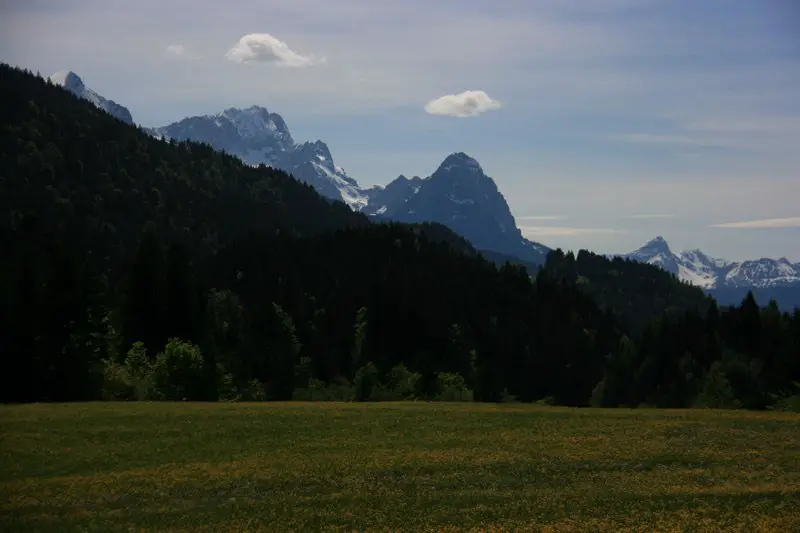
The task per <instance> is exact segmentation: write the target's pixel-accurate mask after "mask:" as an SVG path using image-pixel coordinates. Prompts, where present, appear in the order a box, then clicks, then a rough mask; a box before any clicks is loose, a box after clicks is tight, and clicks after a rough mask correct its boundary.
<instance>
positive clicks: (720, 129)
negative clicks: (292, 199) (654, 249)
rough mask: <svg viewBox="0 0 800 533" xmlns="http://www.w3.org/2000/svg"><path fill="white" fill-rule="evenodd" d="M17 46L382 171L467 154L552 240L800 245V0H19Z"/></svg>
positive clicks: (12, 0) (789, 251) (8, 7)
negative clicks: (270, 117)
mask: <svg viewBox="0 0 800 533" xmlns="http://www.w3.org/2000/svg"><path fill="white" fill-rule="evenodd" d="M0 60H2V61H4V62H8V63H11V64H13V65H17V66H23V67H27V68H30V69H32V70H34V71H39V72H41V73H42V75H50V74H52V73H55V72H57V71H62V70H67V69H69V70H73V71H74V72H76V73H78V74H79V75H80V76H81V78H82V79H83V80H84V82H85V83H86V84H87V85H88V86H89V87H91V88H92V89H94V90H95V91H97V92H98V93H99V94H101V95H103V96H105V97H106V98H110V99H112V100H114V101H116V102H118V103H122V104H123V105H125V106H126V107H128V108H129V109H130V111H131V113H132V114H133V117H134V120H135V121H136V122H137V123H139V124H142V125H145V126H162V125H166V124H168V123H170V122H173V121H176V120H179V119H181V118H183V117H186V116H190V115H202V114H211V113H216V112H218V111H221V110H223V109H225V108H227V107H231V106H235V107H245V106H250V105H260V106H263V107H266V108H268V109H269V110H270V111H273V112H277V113H279V114H281V115H282V116H283V117H284V119H285V120H286V122H287V123H288V126H289V128H290V130H291V132H292V135H293V136H294V138H295V139H296V140H299V141H304V140H315V139H322V140H324V141H325V142H326V143H327V144H328V145H329V147H330V149H331V152H332V154H333V157H334V158H335V160H336V163H337V164H338V165H340V166H342V167H344V168H345V170H346V171H347V172H348V174H349V175H351V176H352V177H354V178H355V179H357V180H358V181H359V182H360V183H361V184H362V185H365V186H369V185H373V184H381V185H385V184H386V183H388V182H389V181H391V180H392V179H394V178H396V177H397V176H398V175H400V174H404V175H406V176H413V175H419V176H422V177H425V176H428V175H430V174H431V173H432V172H433V171H434V170H435V169H436V168H437V166H438V165H439V163H440V162H441V161H442V160H443V159H444V158H445V157H446V156H447V155H448V154H449V153H452V152H456V151H463V152H466V153H468V154H469V155H471V156H472V157H474V158H476V159H477V160H478V161H479V162H480V163H481V166H482V167H483V169H484V171H485V172H486V173H487V174H488V175H489V176H491V177H492V178H493V179H494V180H495V181H496V182H497V184H498V187H499V188H500V190H501V191H502V192H503V194H504V196H505V198H506V200H507V201H508V203H509V205H510V207H511V210H512V213H513V214H514V216H515V217H516V219H517V224H518V225H519V226H520V228H521V229H522V231H523V233H524V234H525V235H526V236H527V237H529V238H531V239H532V240H535V241H538V242H542V243H544V244H546V245H548V246H551V247H560V248H563V249H573V250H577V249H580V248H588V249H591V250H594V251H597V252H602V253H617V252H627V251H631V250H633V249H635V248H637V247H639V246H641V245H643V244H644V243H645V242H646V241H648V240H649V239H651V238H653V237H655V236H657V235H660V236H663V237H664V238H666V239H667V240H668V241H669V243H670V245H671V247H672V248H673V249H674V250H676V251H677V250H681V249H695V248H699V249H702V250H703V251H705V252H706V253H709V254H711V255H713V256H717V257H724V258H727V259H732V260H743V259H754V258H759V257H775V258H778V257H782V256H785V257H788V258H789V259H790V260H792V261H800V2H797V1H795V0H702V1H699V0H404V1H403V2H399V1H392V2H389V1H376V0H336V1H335V2H332V1H330V0H237V1H236V2H220V1H211V0H168V1H164V0H159V1H154V0H137V1H136V2H131V1H129V0H125V1H119V0H80V1H78V0H0Z"/></svg>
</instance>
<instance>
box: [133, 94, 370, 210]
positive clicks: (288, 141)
mask: <svg viewBox="0 0 800 533" xmlns="http://www.w3.org/2000/svg"><path fill="white" fill-rule="evenodd" d="M149 131H150V132H151V133H152V134H153V135H155V136H158V137H162V138H167V139H176V140H191V141H198V142H204V143H207V144H209V145H211V146H212V147H214V148H216V149H217V150H225V151H226V152H228V153H230V154H233V155H235V156H237V157H239V158H240V159H242V161H244V162H245V163H247V164H250V165H259V164H262V163H263V164H265V165H269V166H272V167H275V168H280V169H282V170H285V171H286V172H289V173H291V174H292V175H294V177H295V178H297V179H299V180H301V181H304V182H306V183H308V184H309V185H311V186H313V187H314V188H315V189H316V190H317V191H318V192H319V193H320V194H321V195H323V196H325V197H327V198H331V199H334V200H342V201H344V202H345V203H347V204H348V205H349V206H350V207H352V208H353V209H355V210H361V209H362V208H363V207H364V206H366V205H367V200H368V198H367V194H366V192H365V191H364V190H363V189H362V188H361V187H359V185H358V183H357V182H356V181H355V180H354V179H353V178H351V177H350V176H348V175H347V173H345V171H344V169H343V168H341V167H337V166H336V164H335V163H334V161H333V156H332V155H331V152H330V150H329V149H328V146H327V145H326V144H325V143H324V142H322V141H315V142H305V143H302V144H297V143H295V141H294V139H293V138H292V134H291V133H290V132H289V128H288V126H287V125H286V122H285V121H284V120H283V117H281V116H280V115H279V114H277V113H270V112H269V111H268V110H266V109H264V108H263V107H259V106H252V107H248V108H247V109H236V108H229V109H226V110H225V111H222V112H220V113H217V114H215V115H202V116H196V117H189V118H185V119H183V120H180V121H178V122H175V123H173V124H169V125H168V126H164V127H162V128H153V129H152V130H149Z"/></svg>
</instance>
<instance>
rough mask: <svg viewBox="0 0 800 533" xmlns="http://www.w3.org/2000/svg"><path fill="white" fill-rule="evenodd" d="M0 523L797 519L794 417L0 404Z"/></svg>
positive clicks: (335, 525) (659, 523) (343, 525)
mask: <svg viewBox="0 0 800 533" xmlns="http://www.w3.org/2000/svg"><path fill="white" fill-rule="evenodd" d="M0 439H2V440H0V442H1V443H2V445H1V447H0V492H1V493H2V507H1V508H0V512H1V513H2V514H1V515H0V530H2V531H103V532H106V531H130V530H147V531H152V530H169V531H220V530H225V531H254V530H261V531H290V530H295V531H325V530H346V531H353V530H358V531H388V530H392V531H397V530H403V531H473V530H474V531H479V530H480V531H487V530H494V531H508V530H514V531H554V532H555V531H576V532H578V531H580V532H585V531H726V532H727V531H780V532H789V531H800V416H798V415H795V414H780V413H754V412H723V411H704V410H697V411H678V410H674V411H672V410H671V411H656V410H589V409H583V410H578V409H562V408H550V407H537V406H518V405H499V406H496V405H481V404H443V403H440V404H429V403H392V404H334V403H316V404H311V403H284V404H187V403H183V404H180V403H178V404H169V403H115V404H71V405H29V406H3V407H0Z"/></svg>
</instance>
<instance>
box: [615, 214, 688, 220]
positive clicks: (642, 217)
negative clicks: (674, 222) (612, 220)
mask: <svg viewBox="0 0 800 533" xmlns="http://www.w3.org/2000/svg"><path fill="white" fill-rule="evenodd" d="M676 216H678V215H677V214H675V213H644V214H636V215H623V216H622V217H621V218H634V219H637V220H648V219H657V218H675V217H676Z"/></svg>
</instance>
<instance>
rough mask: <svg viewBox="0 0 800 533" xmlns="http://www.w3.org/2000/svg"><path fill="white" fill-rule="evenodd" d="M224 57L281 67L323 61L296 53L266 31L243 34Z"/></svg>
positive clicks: (313, 63) (301, 65) (304, 65)
mask: <svg viewBox="0 0 800 533" xmlns="http://www.w3.org/2000/svg"><path fill="white" fill-rule="evenodd" d="M225 57H227V58H228V59H229V60H231V61H235V62H237V63H251V62H257V63H272V64H275V65H278V66H282V67H308V66H311V65H316V64H318V63H324V62H325V58H324V57H322V58H316V57H314V56H313V55H302V54H298V53H297V52H295V51H294V50H292V49H291V48H289V45H287V44H286V43H285V42H283V41H281V40H280V39H277V38H275V37H273V36H272V35H270V34H268V33H249V34H247V35H244V36H243V37H242V38H241V39H239V42H237V43H236V44H235V45H234V46H233V48H231V49H230V50H228V52H227V53H226V54H225Z"/></svg>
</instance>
